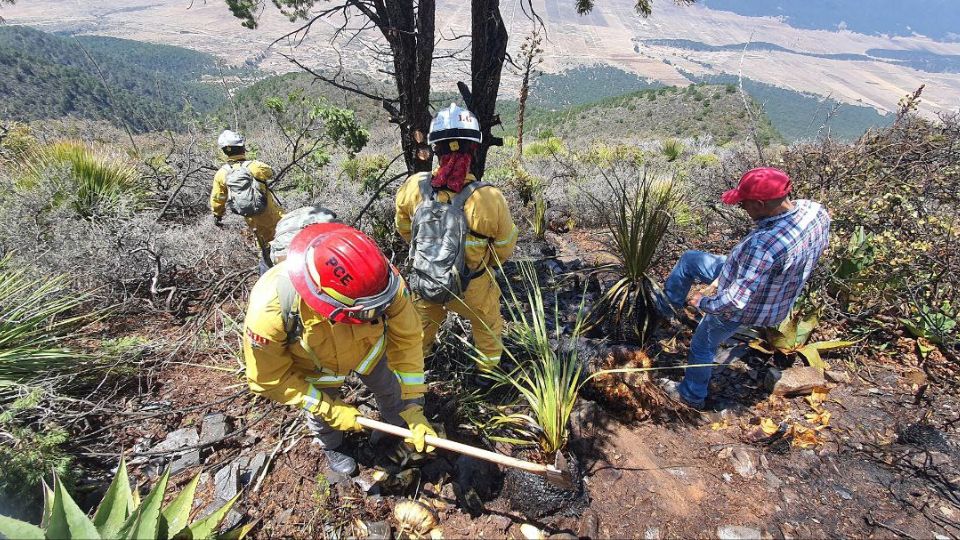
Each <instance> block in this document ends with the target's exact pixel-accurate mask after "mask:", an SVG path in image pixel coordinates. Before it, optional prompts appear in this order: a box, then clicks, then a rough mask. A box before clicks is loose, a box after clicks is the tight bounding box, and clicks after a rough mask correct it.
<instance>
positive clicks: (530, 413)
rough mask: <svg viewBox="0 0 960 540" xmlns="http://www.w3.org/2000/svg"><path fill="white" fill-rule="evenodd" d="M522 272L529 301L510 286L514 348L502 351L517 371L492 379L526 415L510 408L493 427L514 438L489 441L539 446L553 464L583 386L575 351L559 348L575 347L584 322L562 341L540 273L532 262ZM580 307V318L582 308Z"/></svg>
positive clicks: (580, 320) (556, 314)
mask: <svg viewBox="0 0 960 540" xmlns="http://www.w3.org/2000/svg"><path fill="white" fill-rule="evenodd" d="M520 271H521V275H522V279H523V285H524V289H525V290H526V294H525V301H524V302H521V301H520V299H519V298H518V295H517V293H516V292H515V291H514V290H513V287H512V286H510V287H509V296H510V298H509V301H508V302H506V305H507V308H508V312H509V323H508V328H509V336H508V338H509V340H510V341H512V342H513V343H514V344H515V346H514V347H507V348H504V352H503V353H504V355H506V357H507V358H509V360H510V363H512V364H513V365H515V366H516V368H515V369H513V370H512V371H511V372H509V373H508V372H506V371H502V370H495V371H493V372H492V373H490V374H489V377H490V378H492V379H493V380H494V381H496V382H497V383H498V384H500V385H505V386H507V387H509V388H512V389H514V390H516V391H517V392H518V394H519V396H520V402H521V403H522V405H523V407H522V409H523V410H524V411H525V412H512V413H511V412H506V410H508V409H510V408H511V407H505V408H503V409H501V412H499V413H497V414H495V415H493V418H492V419H491V423H492V425H494V426H496V427H497V428H500V429H503V431H505V432H507V433H509V434H510V435H508V436H505V437H491V438H493V439H495V440H501V441H504V442H508V443H511V444H519V445H523V444H535V445H537V446H539V449H540V451H541V453H542V454H543V457H544V461H552V459H553V456H554V455H555V454H556V453H557V452H559V451H561V450H562V449H563V448H564V447H565V446H566V443H567V437H568V425H569V420H570V414H571V413H572V412H573V406H574V404H575V403H576V401H577V393H578V392H579V390H580V388H581V387H582V386H583V384H584V382H585V379H584V377H582V373H583V363H582V362H581V359H580V358H579V357H578V355H577V349H576V347H559V346H557V347H555V345H557V344H558V343H563V342H568V343H576V341H577V339H578V338H579V337H580V336H582V335H583V318H582V317H580V316H578V318H577V320H576V322H575V323H574V327H573V329H572V330H571V333H570V336H568V337H564V336H563V325H562V324H561V322H560V311H559V309H554V310H553V311H554V312H553V314H552V317H551V316H550V315H548V313H547V307H546V305H545V303H544V298H543V291H542V289H541V287H540V282H539V279H538V278H537V273H536V269H535V268H534V266H533V265H532V264H530V263H521V264H520ZM580 307H581V309H580V310H579V312H580V313H582V312H583V309H582V307H583V306H582V305H581V306H580ZM551 318H552V319H553V320H552V324H550V323H551V321H550V319H551ZM551 327H552V330H551ZM514 409H516V407H514Z"/></svg>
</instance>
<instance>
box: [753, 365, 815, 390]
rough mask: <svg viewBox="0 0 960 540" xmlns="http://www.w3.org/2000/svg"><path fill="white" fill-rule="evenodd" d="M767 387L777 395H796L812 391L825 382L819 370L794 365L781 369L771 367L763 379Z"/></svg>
mask: <svg viewBox="0 0 960 540" xmlns="http://www.w3.org/2000/svg"><path fill="white" fill-rule="evenodd" d="M765 383H766V385H767V388H769V389H770V390H771V392H772V393H773V394H774V395H777V396H788V397H789V396H798V395H805V394H809V393H810V392H813V390H814V389H816V388H818V387H822V386H825V385H826V384H827V381H826V379H824V378H823V374H822V373H820V370H818V369H817V368H814V367H810V366H794V367H791V368H788V369H785V370H783V371H782V372H781V371H780V370H778V369H774V368H771V369H770V370H769V371H768V372H767V379H766V381H765Z"/></svg>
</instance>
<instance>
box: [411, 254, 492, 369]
mask: <svg viewBox="0 0 960 540" xmlns="http://www.w3.org/2000/svg"><path fill="white" fill-rule="evenodd" d="M414 304H415V305H416V307H417V312H418V313H419V314H420V322H421V324H423V355H424V356H427V355H428V354H430V351H431V349H432V348H433V344H434V342H435V341H436V340H437V331H438V330H440V325H441V324H443V322H444V321H445V320H446V319H447V312H449V311H452V312H454V313H456V314H457V315H460V316H461V317H463V318H465V319H467V320H468V321H470V326H471V327H472V328H473V342H474V344H475V345H476V348H477V351H478V352H480V354H481V355H482V356H480V357H478V358H477V367H479V368H480V369H481V370H484V371H489V370H491V369H493V368H494V367H496V366H497V365H498V364H499V363H500V354H501V353H502V352H503V340H502V339H501V338H500V336H501V335H502V333H503V316H502V315H500V286H499V285H497V280H496V279H494V278H493V275H492V274H491V272H490V271H489V270H487V271H485V272H484V273H482V274H480V275H479V276H477V277H476V278H474V279H473V280H472V281H470V285H468V286H467V290H466V291H465V292H464V293H463V298H462V299H458V300H454V301H452V302H447V303H446V304H433V303H430V302H426V301H424V300H422V299H417V300H416V301H415V302H414Z"/></svg>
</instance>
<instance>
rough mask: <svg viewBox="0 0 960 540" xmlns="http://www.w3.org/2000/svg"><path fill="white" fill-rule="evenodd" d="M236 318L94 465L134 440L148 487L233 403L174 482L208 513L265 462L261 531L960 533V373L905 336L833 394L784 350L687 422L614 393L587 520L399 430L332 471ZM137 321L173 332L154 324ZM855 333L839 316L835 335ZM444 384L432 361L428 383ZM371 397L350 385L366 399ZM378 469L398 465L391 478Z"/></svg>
mask: <svg viewBox="0 0 960 540" xmlns="http://www.w3.org/2000/svg"><path fill="white" fill-rule="evenodd" d="M567 262H569V261H567ZM227 315H229V317H230V318H233V319H236V318H237V317H238V316H239V315H240V307H239V306H238V305H236V304H231V305H228V306H222V307H221V310H220V314H218V315H216V316H215V317H212V318H211V319H210V320H208V321H207V322H206V323H205V325H204V327H203V331H202V332H201V333H203V334H204V335H206V336H207V339H206V341H205V342H204V343H206V344H203V343H201V344H200V345H199V346H197V347H194V348H190V347H184V348H183V349H182V350H181V351H180V352H178V353H177V354H176V355H175V356H174V357H173V358H174V360H173V361H167V362H166V363H164V364H162V365H161V366H160V367H159V368H158V369H155V370H154V375H155V379H154V380H153V381H152V385H150V387H149V392H147V393H143V394H141V395H139V396H132V397H130V398H128V401H127V403H126V411H125V412H124V413H122V414H120V415H113V416H109V417H104V418H102V419H101V420H102V424H101V425H102V426H103V427H107V428H108V429H106V431H105V432H103V433H101V434H100V435H98V436H97V437H95V438H94V439H93V440H91V441H89V442H88V446H85V448H86V449H87V450H88V453H87V460H86V463H85V464H86V465H87V466H89V467H90V468H91V469H92V470H96V469H98V468H100V469H103V468H105V467H111V466H113V465H115V458H111V457H110V456H111V455H112V456H116V455H117V453H119V452H120V451H121V450H126V451H127V454H126V455H127V459H128V461H129V462H130V463H131V470H132V473H133V476H134V478H135V479H136V480H137V481H138V482H140V483H141V486H142V488H145V487H146V486H148V485H149V482H148V480H149V479H150V478H151V477H152V476H155V475H156V474H157V471H158V470H159V469H160V467H161V466H163V465H165V464H168V463H170V462H172V461H176V460H178V459H180V456H181V455H183V454H184V453H185V450H184V449H181V450H179V451H172V452H161V453H160V454H159V455H154V454H149V455H147V454H148V453H149V449H150V448H152V447H153V446H155V445H156V444H157V443H158V442H160V441H163V440H164V439H165V437H167V436H168V434H170V433H172V432H174V431H176V430H178V429H182V428H191V427H194V428H196V429H197V430H198V431H201V428H202V427H203V425H204V416H205V415H207V414H210V413H223V414H225V415H226V417H227V418H228V419H229V421H230V425H229V429H227V430H226V431H225V432H223V433H221V436H220V437H217V438H216V439H215V440H212V441H206V442H204V441H203V440H201V442H200V443H199V444H194V445H192V446H193V447H199V448H192V449H196V450H199V460H198V463H191V462H189V461H188V462H187V463H188V466H187V467H186V468H185V469H184V470H183V471H180V472H178V473H177V474H176V475H175V476H174V477H173V481H174V482H175V484H176V485H178V486H180V485H183V484H185V483H186V482H187V481H188V480H189V479H190V478H191V477H192V475H193V474H197V473H200V474H202V477H201V485H200V487H199V489H198V499H199V500H198V502H197V505H196V508H197V512H198V513H201V512H203V511H204V510H205V509H207V508H208V507H209V505H211V504H212V503H214V501H215V500H216V498H217V496H218V494H220V495H224V493H223V492H222V489H223V488H222V486H218V482H217V477H218V473H220V474H223V472H222V471H224V470H228V468H229V467H231V466H232V464H234V463H236V462H238V460H247V461H249V460H251V459H254V458H255V457H257V456H262V457H263V458H265V460H264V461H266V468H265V470H266V472H265V473H263V472H261V471H255V474H256V478H249V479H245V478H244V477H243V473H242V471H241V474H240V481H239V487H241V488H242V496H241V499H240V502H239V503H238V505H237V506H236V510H237V512H235V513H233V514H232V515H231V516H230V517H229V518H228V519H229V521H231V522H239V521H246V522H251V521H252V522H256V526H255V528H254V529H253V534H254V535H255V536H257V537H276V536H292V537H301V538H302V537H327V538H336V537H348V536H350V535H351V534H353V532H352V531H353V525H354V523H355V521H356V520H364V521H366V522H368V523H373V522H378V521H387V522H389V523H390V524H391V525H393V526H394V530H395V529H396V527H395V526H396V524H395V523H394V522H392V520H391V518H390V515H391V510H392V508H393V506H394V505H395V504H396V502H397V501H398V500H400V499H401V498H403V497H419V498H420V499H421V500H423V501H426V502H427V503H428V504H430V505H431V506H432V508H434V510H435V511H436V512H437V515H438V518H439V521H440V528H441V529H442V532H443V535H444V536H446V537H448V538H460V537H483V538H497V537H513V538H522V537H523V535H522V533H521V532H520V526H521V525H522V524H525V523H532V524H534V525H535V526H537V527H538V528H540V529H541V530H542V531H543V534H544V535H545V536H549V535H557V536H558V537H564V536H565V537H573V536H580V537H605V538H606V537H613V538H622V537H644V538H668V537H669V538H675V537H683V538H710V537H717V536H718V535H726V536H730V535H739V536H738V537H743V538H749V537H765V538H821V537H838V536H839V537H880V538H891V537H905V538H909V537H914V538H930V537H944V538H949V537H958V536H960V523H958V522H960V492H958V487H957V484H958V482H960V477H958V473H957V470H958V467H957V462H958V457H960V452H958V450H957V448H958V446H957V444H956V441H957V434H956V428H957V424H958V417H960V404H958V400H957V396H956V388H955V384H956V380H957V379H956V377H957V374H956V371H950V369H949V368H948V367H945V366H949V363H948V362H947V361H946V359H944V358H943V357H942V356H941V355H939V353H937V352H934V353H932V354H931V355H930V357H928V358H927V359H926V360H925V361H924V360H923V359H922V358H921V356H920V355H919V354H918V351H917V350H916V347H915V344H914V342H913V341H912V340H909V339H907V338H905V337H897V336H891V343H890V346H888V347H887V348H886V350H885V352H883V353H877V352H876V349H875V348H866V347H863V346H860V347H856V348H852V349H848V350H845V351H835V352H833V353H831V354H829V355H827V360H828V362H829V363H830V364H831V371H830V380H829V381H828V382H827V383H826V384H825V385H824V387H823V388H821V391H824V392H825V394H826V395H823V394H821V395H820V399H819V400H809V399H807V398H806V397H805V396H797V397H793V398H782V397H777V396H771V395H770V392H769V390H767V389H766V387H765V385H764V382H763V381H764V378H765V377H766V372H767V371H768V369H769V366H770V361H769V359H768V358H765V357H764V356H763V355H761V354H759V353H748V354H747V355H746V356H743V357H742V358H737V359H735V360H733V361H731V363H730V364H729V365H728V366H727V367H726V368H720V369H718V371H717V372H716V374H715V376H714V382H713V385H714V387H713V391H712V395H713V396H714V397H715V398H714V399H713V400H712V402H710V403H708V404H709V405H711V406H712V410H709V411H705V412H703V413H697V414H694V415H693V416H692V417H688V419H683V418H681V417H680V416H677V415H672V414H663V415H652V417H650V416H651V415H646V417H643V416H642V415H641V416H640V417H641V418H642V419H641V420H640V421H637V420H633V421H628V420H627V419H626V418H625V417H624V415H623V414H622V412H623V411H622V410H621V411H618V410H616V407H610V406H609V403H605V406H601V405H599V404H597V403H594V402H592V401H588V400H586V399H584V400H582V401H581V403H580V404H579V405H578V410H577V412H576V413H575V415H574V419H573V440H572V441H571V444H570V448H571V449H572V450H573V451H574V452H575V453H576V455H577V456H578V460H579V465H580V466H581V467H582V469H583V470H584V473H585V475H584V484H585V489H586V497H587V500H586V502H585V504H584V505H583V507H582V508H579V509H574V511H572V512H570V513H571V514H573V515H562V513H561V514H559V515H553V516H546V517H541V518H536V519H531V518H528V517H525V516H523V515H521V514H519V513H518V512H515V511H513V510H511V503H510V501H508V500H506V499H505V498H504V497H503V496H502V494H503V491H502V485H503V482H502V477H501V476H500V474H499V473H497V471H496V470H495V469H494V470H491V469H490V468H487V467H485V466H482V465H478V464H476V463H471V462H467V461H464V460H459V461H458V459H457V457H456V456H453V455H450V454H440V455H438V457H436V458H434V459H428V460H427V461H425V462H420V463H417V462H416V460H414V461H413V462H411V461H410V457H409V456H407V457H406V460H407V461H406V462H403V459H404V458H403V457H400V458H396V459H390V456H391V455H392V454H393V453H394V451H395V450H396V449H395V448H391V447H390V445H389V441H388V442H387V443H386V444H384V445H383V446H381V447H379V448H376V449H374V448H371V447H369V445H368V444H367V442H366V437H363V436H358V437H354V438H353V439H352V443H353V444H355V445H356V447H357V452H358V455H360V456H361V463H363V464H364V465H365V466H364V468H363V472H362V473H361V474H360V475H359V476H358V477H357V478H353V479H350V478H338V477H336V475H331V474H329V473H328V471H327V470H326V468H325V461H324V458H323V454H322V452H321V451H320V450H319V449H318V448H317V447H316V446H313V445H311V444H310V440H309V437H306V436H305V433H304V428H303V426H302V423H301V422H300V421H299V417H298V416H297V414H296V413H294V412H292V411H290V410H288V409H287V408H285V407H283V406H280V405H276V404H272V403H269V402H267V401H265V400H262V399H256V398H253V397H251V396H250V395H249V394H248V393H247V392H246V388H245V384H244V383H243V379H242V373H241V371H240V369H239V364H238V362H237V359H236V357H235V356H234V355H233V353H231V352H230V344H231V343H232V342H235V341H236V337H235V336H234V335H233V334H232V333H231V332H233V331H232V330H231V329H230V328H229V325H225V324H222V323H223V321H224V320H227V317H226V316H227ZM133 331H134V332H136V333H143V334H145V335H149V334H152V335H154V336H155V335H156V331H155V330H154V329H150V330H148V329H147V327H146V323H144V324H143V325H142V326H141V328H140V329H139V330H137V329H133ZM171 331H172V330H171ZM839 331H840V329H837V328H830V327H826V328H824V329H823V330H821V331H820V333H819V334H818V336H819V337H820V338H822V339H828V338H832V337H834V335H835V334H837V333H838V332H839ZM673 332H675V333H676V335H673V334H671V333H669V332H667V331H663V332H662V333H661V334H660V335H659V336H658V338H659V339H658V344H657V345H655V346H654V347H653V349H655V353H656V354H655V365H669V364H677V363H681V362H682V361H683V356H684V353H685V344H686V343H689V336H690V329H689V328H679V329H677V328H676V327H674V329H673ZM671 338H676V339H675V340H671ZM211 343H213V344H216V345H212V344H211ZM600 354H601V355H602V354H606V353H605V350H604V349H602V348H601V352H600ZM651 354H654V353H653V352H651ZM428 367H430V366H429V365H428ZM444 377H445V375H444V374H443V373H441V372H437V370H433V371H431V372H428V380H432V381H439V380H442V379H443V378H444ZM672 377H673V378H678V375H677V374H674V375H672ZM630 384H638V385H643V384H646V383H644V382H643V381H642V380H641V381H639V382H638V381H637V380H636V379H632V380H631V381H630ZM588 394H589V392H588ZM365 397H367V396H364V395H363V393H362V392H358V393H355V394H354V395H352V396H351V398H352V399H355V400H357V401H358V402H360V403H363V402H364V398H365ZM591 397H595V398H597V397H598V396H597V395H591ZM599 397H600V398H602V397H603V396H599ZM611 397H612V398H616V396H608V398H611ZM601 401H603V399H601ZM821 401H822V403H821ZM455 405H456V403H454V402H452V399H451V396H449V395H446V394H444V392H443V389H442V385H437V384H434V385H433V386H432V388H431V396H430V397H429V399H428V410H427V412H428V415H431V416H432V418H433V420H435V421H436V422H437V423H438V424H442V425H444V427H445V428H446V431H447V434H448V435H449V436H451V437H452V438H456V439H459V440H462V441H464V442H476V439H475V438H474V437H473V435H471V434H470V433H469V432H468V431H465V430H463V429H461V426H460V424H459V423H458V419H457V418H455V417H454V416H453V414H452V410H453V409H455ZM824 410H826V411H829V413H830V415H829V418H828V419H827V421H824V420H823V418H824V417H823V414H822V413H823V411H824ZM807 415H810V416H812V417H813V418H812V419H811V418H810V417H808V416H807ZM765 419H769V420H767V423H768V425H769V422H770V421H772V422H773V424H775V425H776V424H779V425H781V426H783V427H789V426H794V425H799V426H801V428H803V427H806V428H808V431H809V432H810V433H808V435H807V436H806V437H803V436H796V437H794V438H793V439H791V437H790V435H787V436H785V437H780V436H779V435H783V433H782V432H780V433H779V434H775V435H774V436H773V437H770V436H768V435H767V433H765V432H764V431H763V428H762V426H761V422H762V421H764V420H765ZM109 426H115V427H109ZM794 433H796V432H794ZM243 463H246V461H243ZM376 467H379V468H381V469H386V470H387V471H388V472H390V473H392V474H390V475H389V476H388V477H387V479H386V480H380V481H379V482H376V480H375V478H373V476H372V474H373V471H374V469H375V468H376ZM261 475H263V479H262V481H259V477H260V476H261ZM101 483H102V482H101ZM371 486H373V487H372V488H371ZM172 491H173V490H172ZM228 491H229V490H228ZM227 494H229V493H227ZM731 527H732V529H731Z"/></svg>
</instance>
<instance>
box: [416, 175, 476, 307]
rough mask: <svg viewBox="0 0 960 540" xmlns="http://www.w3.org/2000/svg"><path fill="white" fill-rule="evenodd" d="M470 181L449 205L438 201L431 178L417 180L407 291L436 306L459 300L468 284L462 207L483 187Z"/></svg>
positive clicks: (465, 234)
mask: <svg viewBox="0 0 960 540" xmlns="http://www.w3.org/2000/svg"><path fill="white" fill-rule="evenodd" d="M486 185H487V184H484V183H483V182H471V183H469V184H467V185H466V186H464V188H463V190H462V191H460V193H457V194H456V195H455V196H454V197H453V200H452V201H450V204H446V203H442V202H440V201H438V200H437V194H436V192H435V191H434V190H433V187H432V186H431V185H430V175H429V174H426V175H424V178H423V179H422V180H421V181H420V198H421V201H420V204H419V205H418V206H417V209H416V210H415V211H414V213H413V219H412V225H411V230H410V234H411V238H410V261H411V265H412V268H411V272H410V276H409V279H408V281H409V285H410V289H411V290H412V291H413V292H415V293H417V294H418V295H420V297H421V298H423V299H424V300H426V301H428V302H432V303H435V304H445V303H447V302H450V301H451V300H453V299H455V298H457V297H462V295H463V292H464V291H466V290H467V286H468V285H470V280H471V279H473V278H474V277H476V276H475V275H471V273H470V269H469V268H467V258H466V255H467V233H471V234H474V235H475V236H480V235H477V234H476V233H473V232H472V231H470V228H469V226H468V225H467V216H466V214H464V211H463V207H464V205H465V204H466V202H467V199H469V198H470V195H473V193H474V192H475V191H477V190H478V189H480V188H482V187H484V186H486Z"/></svg>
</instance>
